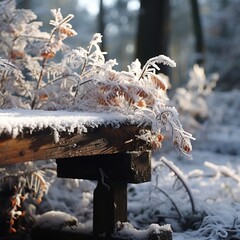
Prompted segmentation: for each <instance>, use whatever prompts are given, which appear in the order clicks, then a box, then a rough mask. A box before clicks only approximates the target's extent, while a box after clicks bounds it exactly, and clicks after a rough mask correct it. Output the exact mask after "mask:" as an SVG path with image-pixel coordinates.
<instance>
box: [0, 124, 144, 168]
mask: <svg viewBox="0 0 240 240" xmlns="http://www.w3.org/2000/svg"><path fill="white" fill-rule="evenodd" d="M139 130H140V129H139V128H138V127H137V126H134V125H132V126H129V125H123V126H120V127H119V128H113V127H110V126H108V127H106V126H100V127H98V128H95V129H88V132H87V133H81V134H79V133H72V134H69V133H66V132H62V133H60V139H59V141H58V142H55V141H54V132H53V130H51V129H45V130H39V131H37V130H36V131H34V132H33V133H31V134H30V133H29V131H28V130H27V129H26V131H25V133H24V134H22V135H21V136H18V137H17V138H14V139H13V138H12V137H11V136H7V135H1V136H0V166H4V165H9V164H14V163H21V162H26V161H35V160H46V159H57V158H58V159H59V158H69V157H77V156H91V155H98V154H113V153H119V152H126V151H144V150H146V149H147V148H148V146H147V145H146V143H145V142H144V141H142V140H140V139H138V138H137V137H136V135H138V134H139Z"/></svg>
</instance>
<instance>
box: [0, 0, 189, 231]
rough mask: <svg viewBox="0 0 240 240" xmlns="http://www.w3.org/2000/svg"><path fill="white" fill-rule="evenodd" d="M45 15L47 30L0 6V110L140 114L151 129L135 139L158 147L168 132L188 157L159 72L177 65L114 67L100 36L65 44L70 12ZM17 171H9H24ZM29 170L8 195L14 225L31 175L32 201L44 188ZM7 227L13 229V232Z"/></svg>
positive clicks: (11, 4)
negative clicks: (48, 17)
mask: <svg viewBox="0 0 240 240" xmlns="http://www.w3.org/2000/svg"><path fill="white" fill-rule="evenodd" d="M51 13H52V15H53V18H54V19H53V20H51V21H50V25H52V26H53V29H52V31H51V32H50V33H45V32H42V31H41V30H40V27H41V25H42V23H41V22H38V21H36V18H37V16H36V15H35V14H34V13H33V12H32V11H31V10H25V9H16V3H15V1H14V0H5V1H2V2H1V3H0V22H1V24H0V56H1V57H2V58H0V90H1V92H0V107H1V108H17V107H18V108H27V109H44V110H59V109H67V110H71V111H94V112H103V111H105V112H109V111H116V112H120V113H122V114H124V115H134V116H136V118H139V119H142V124H147V125H149V126H151V129H150V130H144V131H142V132H140V135H139V136H138V137H139V138H141V139H143V140H144V141H146V142H147V143H149V145H150V146H151V147H152V149H157V148H160V147H161V144H162V141H163V139H164V135H165V134H167V133H166V132H168V133H170V135H172V142H173V144H174V146H175V147H176V148H177V149H178V150H179V151H180V152H181V153H182V154H184V155H188V154H189V152H190V151H191V150H192V146H191V139H193V137H192V135H191V134H189V133H188V132H186V131H184V129H183V127H182V125H181V123H180V121H179V119H178V112H177V110H176V109H175V108H174V107H170V106H168V105H167V101H168V98H167V94H166V91H167V88H168V84H167V82H166V80H165V79H164V78H163V77H162V76H161V75H159V74H157V71H158V70H160V68H159V67H158V64H159V63H162V64H164V65H169V66H170V67H175V66H176V64H175V62H174V61H173V60H171V59H170V58H169V57H166V56H164V55H160V56H157V57H154V58H151V59H149V60H148V61H147V63H146V64H145V65H144V66H141V63H140V62H139V61H138V60H136V61H134V62H133V63H131V64H130V65H129V66H128V71H116V70H114V66H115V65H117V62H116V60H112V59H110V60H108V61H106V60H105V57H104V55H105V54H106V53H104V52H102V51H101V49H100V44H101V35H100V34H98V33H96V34H94V36H93V38H92V39H91V41H90V43H89V45H88V46H87V47H86V48H83V47H78V48H76V49H71V48H70V47H69V46H67V45H65V44H64V43H63V41H65V40H66V39H67V38H68V37H73V36H75V35H77V33H76V32H75V30H74V29H73V28H72V25H71V24H70V20H71V19H72V18H73V17H74V16H73V15H72V14H69V15H67V16H66V17H63V16H62V14H61V10H60V9H57V10H56V9H53V10H51ZM5 170H6V168H5ZM2 172H3V170H2ZM2 172H1V173H2ZM16 172H17V173H16V174H15V176H20V175H22V173H20V172H19V171H18V170H16ZM27 172H28V173H29V176H25V178H23V179H24V183H21V181H20V177H19V182H18V183H16V185H18V184H20V185H18V187H17V188H16V189H17V190H16V191H15V193H14V196H15V198H16V201H15V203H16V204H15V205H13V206H14V207H15V206H16V209H18V211H17V212H16V211H15V208H14V207H13V208H12V209H11V208H10V210H9V212H10V213H11V212H13V216H12V218H11V219H12V223H13V224H14V220H15V219H16V218H17V216H20V215H21V214H22V212H21V210H19V209H20V207H21V203H22V201H23V199H21V196H28V195H29V194H28V195H26V194H25V193H24V191H23V189H25V188H29V189H30V188H31V187H32V179H37V180H36V184H37V185H36V186H37V188H36V189H35V187H33V190H34V191H35V192H36V194H37V195H38V197H37V198H38V200H40V199H41V197H42V193H44V192H46V191H47V188H46V185H47V184H46V182H44V179H43V178H42V172H38V173H34V172H33V171H27ZM36 174H37V175H36ZM7 177H8V176H6V174H4V176H2V179H4V180H6V179H8V180H9V179H10V178H7ZM36 177H37V178H36ZM2 182H5V181H2ZM29 182H30V184H29ZM34 186H35V184H34ZM13 224H12V225H13ZM12 225H11V231H14V228H13V227H12Z"/></svg>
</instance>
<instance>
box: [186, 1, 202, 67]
mask: <svg viewBox="0 0 240 240" xmlns="http://www.w3.org/2000/svg"><path fill="white" fill-rule="evenodd" d="M190 4H191V8H192V20H193V30H194V35H195V51H196V60H195V61H196V63H197V64H198V65H203V64H204V61H205V59H204V52H205V47H204V39H203V30H202V22H201V18H200V12H199V5H198V1H197V0H190Z"/></svg>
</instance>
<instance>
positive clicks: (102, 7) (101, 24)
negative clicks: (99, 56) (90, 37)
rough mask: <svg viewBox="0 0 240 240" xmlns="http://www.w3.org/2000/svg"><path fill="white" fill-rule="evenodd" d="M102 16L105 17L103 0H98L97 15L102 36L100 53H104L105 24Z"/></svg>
mask: <svg viewBox="0 0 240 240" xmlns="http://www.w3.org/2000/svg"><path fill="white" fill-rule="evenodd" d="M104 16H105V12H104V4H103V0H100V2H99V15H98V21H99V25H98V27H99V32H100V33H101V34H102V36H103V38H102V44H101V49H102V51H105V44H104V29H105V22H104Z"/></svg>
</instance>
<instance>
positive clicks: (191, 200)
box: [160, 157, 195, 213]
mask: <svg viewBox="0 0 240 240" xmlns="http://www.w3.org/2000/svg"><path fill="white" fill-rule="evenodd" d="M160 160H161V161H162V162H163V163H164V164H165V165H166V166H167V167H168V168H169V169H170V170H171V171H172V172H173V173H174V174H175V175H176V177H177V179H178V180H179V181H180V182H181V183H182V185H183V186H184V188H185V190H186V192H187V194H188V196H189V199H190V203H191V207H192V213H194V212H195V203H194V198H193V196H192V192H191V190H190V189H189V187H188V185H187V183H186V181H185V180H184V176H183V174H182V173H181V172H180V170H179V169H178V168H177V167H176V166H175V165H174V164H173V163H172V162H170V161H169V160H167V159H166V158H165V157H162V158H161V159H160Z"/></svg>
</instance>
